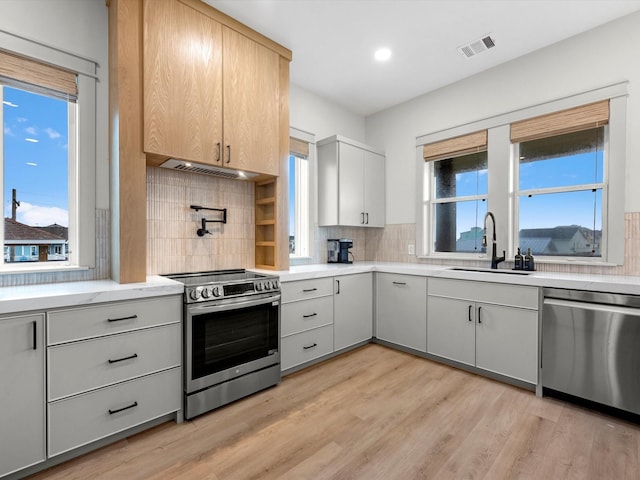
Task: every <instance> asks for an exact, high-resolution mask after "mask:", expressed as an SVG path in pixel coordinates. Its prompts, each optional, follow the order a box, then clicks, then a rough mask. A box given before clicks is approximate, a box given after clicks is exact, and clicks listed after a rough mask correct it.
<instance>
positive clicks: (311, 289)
mask: <svg viewBox="0 0 640 480" xmlns="http://www.w3.org/2000/svg"><path fill="white" fill-rule="evenodd" d="M316 290H318V289H317V288H305V289H304V290H302V293H309V292H315V291H316Z"/></svg>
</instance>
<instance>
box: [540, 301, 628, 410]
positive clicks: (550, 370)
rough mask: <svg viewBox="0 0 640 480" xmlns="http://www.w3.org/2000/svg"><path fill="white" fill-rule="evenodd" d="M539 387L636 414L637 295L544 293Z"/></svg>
mask: <svg viewBox="0 0 640 480" xmlns="http://www.w3.org/2000/svg"><path fill="white" fill-rule="evenodd" d="M542 386H543V388H544V389H545V390H546V389H552V390H554V391H556V392H561V393H566V394H569V395H573V396H575V397H579V398H583V399H586V400H590V401H593V402H598V403H600V404H603V405H607V406H610V407H615V408H618V409H622V410H624V411H627V412H631V413H635V414H640V296H633V295H617V294H608V293H598V292H586V291H579V290H564V289H557V288H545V289H544V305H543V309H542Z"/></svg>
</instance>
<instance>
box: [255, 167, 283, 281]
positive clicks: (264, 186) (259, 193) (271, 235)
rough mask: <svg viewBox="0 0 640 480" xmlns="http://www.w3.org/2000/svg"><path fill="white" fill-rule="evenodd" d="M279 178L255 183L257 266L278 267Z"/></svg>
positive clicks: (265, 267)
mask: <svg viewBox="0 0 640 480" xmlns="http://www.w3.org/2000/svg"><path fill="white" fill-rule="evenodd" d="M276 189H277V178H272V179H269V180H263V181H260V182H256V183H255V206H256V209H255V224H256V231H255V235H256V238H255V242H256V258H255V264H256V268H262V269H268V270H277V269H278V264H277V263H278V262H277V259H278V235H277V233H278V229H277V226H278V222H277V211H278V210H277V205H276V199H277V195H276V192H277V190H276Z"/></svg>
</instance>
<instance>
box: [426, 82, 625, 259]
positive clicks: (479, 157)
mask: <svg viewBox="0 0 640 480" xmlns="http://www.w3.org/2000/svg"><path fill="white" fill-rule="evenodd" d="M603 99H604V100H603ZM626 104H627V84H626V83H621V84H616V85H611V86H609V87H603V88H602V89H599V90H593V91H590V92H586V93H584V94H578V95H574V96H571V97H567V98H563V99H559V100H556V101H552V102H548V103H545V104H541V105H535V106H532V107H528V108H525V109H522V110H518V111H513V112H509V113H505V114H503V115H497V116H495V117H491V118H488V119H485V120H479V121H477V122H472V123H470V124H467V125H463V126H460V127H454V128H452V129H451V130H449V131H440V132H437V133H434V134H430V135H425V136H424V137H419V138H418V141H417V146H418V147H417V153H418V159H417V163H416V165H417V169H418V173H419V176H418V182H419V188H420V189H422V192H423V198H422V211H421V212H420V214H419V215H418V217H417V224H418V225H417V226H418V230H417V237H418V238H417V242H418V243H417V244H418V248H419V252H418V253H419V255H420V256H435V257H440V258H442V257H450V258H482V259H486V258H487V257H486V250H485V249H484V248H482V247H481V239H482V233H483V232H482V227H483V225H482V220H483V217H484V215H485V214H486V213H487V211H491V212H492V213H493V214H494V217H495V219H496V224H497V225H496V237H497V239H496V240H497V246H498V249H499V250H500V251H502V250H506V251H507V259H509V258H511V259H513V257H514V255H515V254H516V251H517V249H518V248H520V249H521V251H522V252H523V253H526V252H527V250H529V249H531V251H532V253H533V254H534V255H536V256H537V259H538V261H539V263H540V261H542V262H554V263H557V262H581V263H589V264H593V263H601V264H603V265H615V264H618V265H619V264H622V263H623V261H624V253H623V252H624V238H625V230H624V189H625V156H626V135H627V124H626V108H627V107H626ZM481 129H484V130H481ZM466 132H475V133H466ZM448 133H452V135H451V136H450V138H448V136H447V135H448ZM480 134H484V140H482V137H480ZM489 166H490V167H491V168H489Z"/></svg>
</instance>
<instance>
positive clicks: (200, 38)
mask: <svg viewBox="0 0 640 480" xmlns="http://www.w3.org/2000/svg"><path fill="white" fill-rule="evenodd" d="M207 8H208V7H207V6H197V8H196V6H194V5H192V2H190V1H185V2H182V1H179V0H145V2H144V55H143V56H144V148H145V152H146V153H150V154H155V155H156V156H158V158H161V159H165V158H168V157H174V158H177V159H180V160H187V161H192V162H197V163H204V164H209V165H216V166H220V167H226V168H233V169H236V170H246V171H250V172H257V173H262V174H269V175H278V174H279V163H278V159H279V155H280V152H279V147H280V144H279V132H280V130H279V129H280V124H279V119H280V94H281V92H280V88H279V78H280V77H279V75H280V55H279V54H278V53H277V52H275V51H273V50H271V49H269V48H267V47H265V46H264V45H261V44H260V43H258V42H256V41H254V40H253V39H251V38H249V37H248V36H246V35H243V34H242V33H239V32H238V31H236V30H234V29H232V28H229V27H228V26H227V25H223V24H222V23H220V22H218V21H217V20H216V19H214V18H213V17H212V16H210V15H207V14H206V13H204V12H206V11H207ZM157 163H161V162H157Z"/></svg>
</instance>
